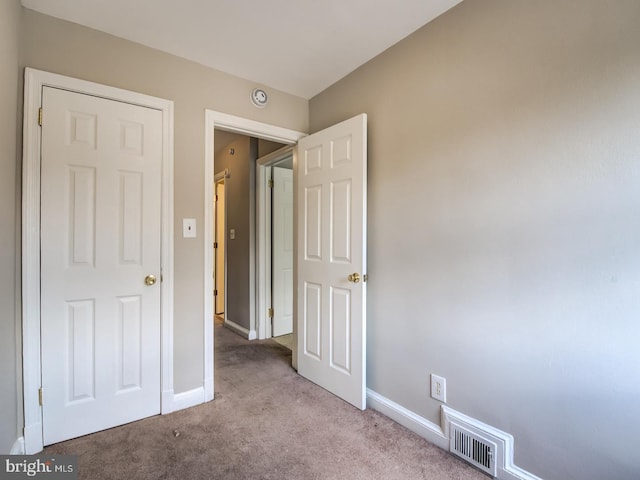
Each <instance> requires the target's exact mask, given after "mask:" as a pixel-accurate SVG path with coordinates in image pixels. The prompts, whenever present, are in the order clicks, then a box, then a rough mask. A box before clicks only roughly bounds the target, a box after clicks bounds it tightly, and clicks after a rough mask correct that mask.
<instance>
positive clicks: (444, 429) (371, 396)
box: [367, 389, 542, 480]
mask: <svg viewBox="0 0 640 480" xmlns="http://www.w3.org/2000/svg"><path fill="white" fill-rule="evenodd" d="M367 407H369V408H372V409H374V410H377V411H378V412H380V413H382V414H384V415H386V416H387V417H389V418H391V419H392V420H394V421H396V422H397V423H399V424H400V425H402V426H403V427H406V428H408V429H409V430H411V431H412V432H414V433H417V434H418V435H420V436H421V437H422V438H424V439H425V440H427V441H429V442H431V443H433V444H435V445H436V446H438V447H440V448H442V449H443V450H447V451H449V423H450V421H451V420H456V421H457V422H458V423H463V424H465V423H466V424H468V425H471V426H472V427H475V428H477V429H480V430H482V431H483V432H486V433H489V434H490V435H491V436H492V437H494V439H495V440H496V442H498V443H501V448H503V449H504V450H503V451H504V456H503V457H502V458H498V459H497V461H496V466H497V468H498V475H497V476H496V477H495V478H497V479H499V480H542V479H541V478H540V477H537V476H536V475H534V474H532V473H529V472H527V471H526V470H523V469H522V468H520V467H518V466H516V465H515V464H514V463H513V452H514V440H513V436H512V435H510V434H508V433H506V432H503V431H502V430H498V429H497V428H495V427H492V426H490V425H487V424H485V423H482V422H480V421H479V420H476V419H475V418H471V417H469V416H467V415H465V414H463V413H460V412H458V411H456V410H454V409H452V408H450V407H447V406H446V405H442V408H441V425H437V424H435V423H433V422H430V421H429V420H427V419H426V418H423V417H421V416H420V415H418V414H416V413H414V412H412V411H411V410H408V409H406V408H404V407H403V406H402V405H399V404H397V403H395V402H394V401H393V400H389V399H388V398H386V397H384V396H382V395H380V394H379V393H377V392H374V391H373V390H371V389H367Z"/></svg>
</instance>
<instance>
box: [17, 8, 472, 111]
mask: <svg viewBox="0 0 640 480" xmlns="http://www.w3.org/2000/svg"><path fill="white" fill-rule="evenodd" d="M460 1H461V0H395V1H393V0H22V4H23V5H24V6H25V7H26V8H30V9H32V10H37V11H39V12H42V13H45V14H47V15H51V16H53V17H58V18H62V19H65V20H69V21H71V22H74V23H79V24H81V25H85V26H87V27H91V28H94V29H96V30H101V31H103V32H107V33H110V34H112V35H115V36H118V37H122V38H125V39H128V40H131V41H134V42H137V43H141V44H143V45H147V46H149V47H153V48H156V49H158V50H163V51H165V52H168V53H171V54H174V55H177V56H180V57H183V58H186V59H189V60H193V61H196V62H198V63H201V64H203V65H206V66H209V67H212V68H215V69H218V70H222V71H223V72H227V73H230V74H232V75H236V76H239V77H242V78H245V79H249V80H252V81H254V82H256V83H259V84H262V85H264V86H267V87H271V88H275V89H278V90H282V91H284V92H287V93H291V94H293V95H297V96H300V97H303V98H306V99H308V98H311V97H313V96H314V95H315V94H317V93H320V92H321V91H322V90H324V89H325V88H327V87H328V86H330V85H331V84H333V83H335V82H336V81H338V80H339V79H341V78H342V77H344V76H345V75H347V74H348V73H350V72H351V71H353V70H355V69H356V68H357V67H359V66H360V65H362V64H364V63H366V62H367V61H368V60H370V59H371V58H373V57H375V56H376V55H377V54H379V53H381V52H382V51H384V50H386V49H387V48H388V47H390V46H391V45H393V44H394V43H397V42H398V41H400V40H401V39H403V38H404V37H406V36H407V35H409V34H410V33H412V32H414V31H415V30H417V29H418V28H420V27H421V26H422V25H424V24H425V23H427V22H429V21H431V20H432V19H434V18H435V17H437V16H438V15H440V14H442V13H444V12H445V11H447V10H448V9H450V8H451V7H453V6H454V5H456V4H458V3H460Z"/></svg>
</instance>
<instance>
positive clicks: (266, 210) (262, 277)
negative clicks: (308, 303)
mask: <svg viewBox="0 0 640 480" xmlns="http://www.w3.org/2000/svg"><path fill="white" fill-rule="evenodd" d="M290 156H291V157H293V158H294V160H293V161H294V163H295V156H296V150H295V148H294V146H293V145H285V146H284V147H282V148H279V149H278V150H276V151H274V152H271V153H269V154H267V155H264V156H263V157H260V158H258V160H257V166H256V170H257V171H256V220H257V222H258V229H257V230H258V231H257V239H258V246H259V247H260V250H259V251H258V252H257V255H256V257H257V261H258V272H259V275H258V305H257V311H256V319H257V324H258V325H257V328H258V338H259V339H260V340H263V339H265V338H271V337H273V335H272V331H271V319H270V318H269V315H268V311H269V309H270V308H272V307H273V305H272V304H271V302H272V297H271V295H272V291H271V289H272V282H271V280H272V278H271V254H270V253H271V249H272V245H271V219H272V199H271V192H270V188H269V179H270V178H271V170H272V169H271V167H273V166H275V165H276V164H278V163H279V162H281V161H282V160H284V159H286V158H288V157H290ZM294 176H295V173H294ZM294 201H295V193H294ZM294 229H295V222H294ZM294 240H295V238H294ZM294 261H295V259H294ZM294 288H295V287H294ZM294 337H295V335H294ZM293 361H294V362H295V359H294V360H293Z"/></svg>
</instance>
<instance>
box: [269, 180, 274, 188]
mask: <svg viewBox="0 0 640 480" xmlns="http://www.w3.org/2000/svg"><path fill="white" fill-rule="evenodd" d="M269 188H273V178H270V179H269Z"/></svg>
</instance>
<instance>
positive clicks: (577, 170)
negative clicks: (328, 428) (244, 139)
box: [310, 0, 640, 480]
mask: <svg viewBox="0 0 640 480" xmlns="http://www.w3.org/2000/svg"><path fill="white" fill-rule="evenodd" d="M639 19H640V2H638V1H635V0H615V1H610V2H602V1H600V0H588V1H587V0H580V1H576V0H563V1H558V0H543V1H535V2H533V1H512V0H471V1H465V2H463V3H461V4H460V5H458V6H457V7H455V8H454V9H453V10H450V11H449V12H447V13H446V14H444V15H443V16H442V17H440V18H438V19H436V20H435V21H434V22H432V23H431V24H429V25H427V26H425V27H424V28H422V29H421V30H419V31H418V32H416V33H415V34H413V35H411V36H410V37H408V38H407V39H405V40H404V41H402V42H401V43H399V44H397V45H396V46H394V47H392V48H390V49H389V50H388V51H386V52H385V53H383V54H382V55H380V56H379V57H377V58H375V59H374V60H372V61H371V62H369V63H367V64H365V65H364V66H362V67H361V68H359V69H358V70H357V71H355V72H354V73H352V74H351V75H349V76H347V77H346V78H344V79H343V80H342V81H340V82H338V83H337V84H335V85H333V86H332V87H330V88H329V89H327V90H326V91H325V92H323V93H321V94H319V95H318V96H316V97H314V98H313V99H312V100H311V102H310V127H311V131H317V130H319V129H321V128H323V127H325V126H328V125H330V124H332V123H335V122H337V121H340V120H343V119H345V118H348V117H350V116H352V115H355V114H358V113H361V112H366V113H368V115H369V177H368V180H369V190H368V191H369V212H368V220H369V233H368V247H369V254H368V260H369V272H368V273H369V278H370V280H369V283H368V293H369V296H368V312H369V316H368V321H369V323H368V342H367V346H368V386H369V387H370V388H372V389H373V390H375V391H377V392H379V393H380V394H382V395H384V396H386V397H388V398H390V399H391V400H393V401H395V402H398V403H399V404H401V405H403V406H404V407H406V408H408V409H410V410H412V411H414V412H417V413H418V414H420V415H422V416H424V417H426V418H427V419H429V420H430V421H432V422H435V423H439V414H438V412H439V407H440V404H439V403H438V402H436V401H435V400H432V399H430V398H429V391H428V385H429V382H428V375H429V373H431V372H435V373H437V374H440V375H443V376H444V377H446V379H447V388H448V392H447V394H448V405H449V406H451V407H452V408H455V409H457V410H459V411H461V412H464V413H466V414H468V415H471V416H473V417H476V418H478V419H480V420H482V421H484V422H486V423H489V424H491V425H494V426H496V427H498V428H500V429H502V430H505V431H507V432H510V433H512V434H513V435H514V436H515V441H516V443H515V445H516V451H515V461H516V464H517V465H519V466H520V467H522V468H524V469H526V470H528V471H530V472H532V473H534V474H537V475H539V476H540V477H542V478H544V479H545V480H567V479H580V480H587V479H592V480H601V479H604V478H607V479H614V478H615V479H630V478H638V476H639V473H638V472H640V455H638V449H637V442H636V440H635V437H636V432H637V431H638V430H639V429H640V381H639V379H640V354H638V351H639V349H638V341H639V339H640V318H639V316H638V315H639V312H640V88H639V85H640V28H639V27H638V20H639Z"/></svg>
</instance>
